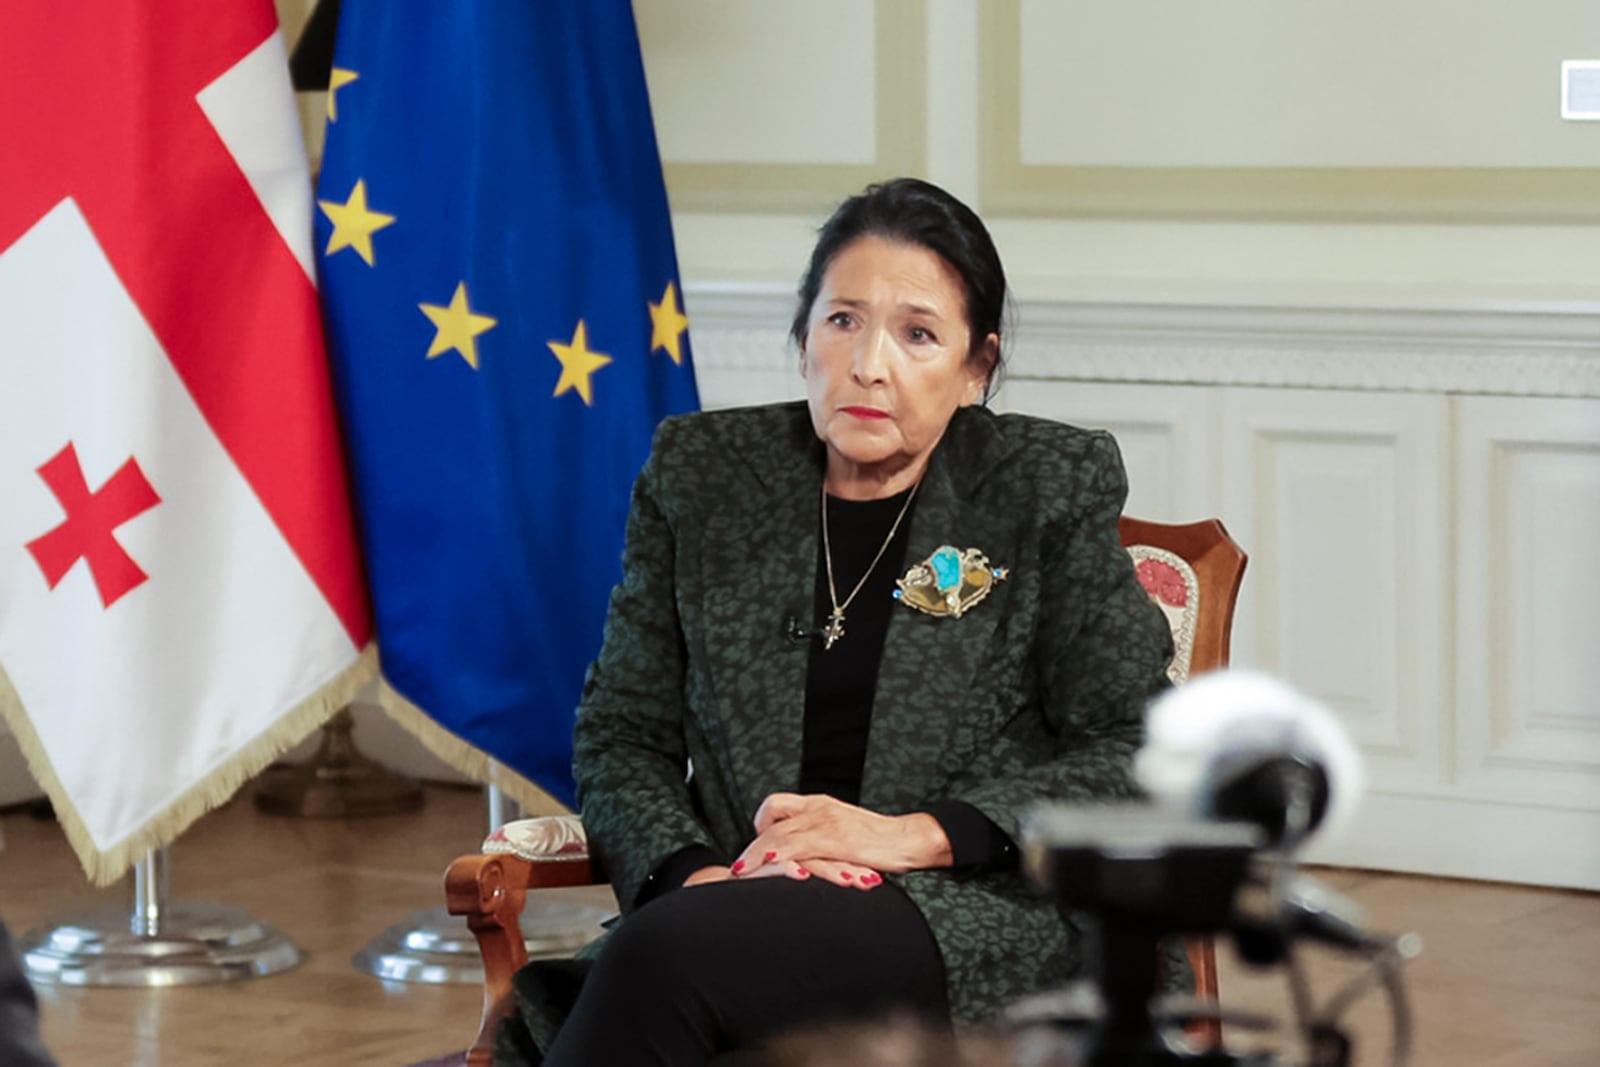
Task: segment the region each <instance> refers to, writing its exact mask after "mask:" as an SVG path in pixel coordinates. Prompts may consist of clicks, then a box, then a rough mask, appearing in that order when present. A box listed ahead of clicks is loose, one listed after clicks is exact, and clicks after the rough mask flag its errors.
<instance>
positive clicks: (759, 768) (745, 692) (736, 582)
mask: <svg viewBox="0 0 1600 1067" xmlns="http://www.w3.org/2000/svg"><path fill="white" fill-rule="evenodd" d="M790 415H791V418H790V419H789V420H788V421H787V422H786V423H785V424H784V426H783V430H782V432H780V433H776V434H774V435H773V436H772V438H771V439H770V440H768V441H765V442H762V444H761V445H759V446H758V447H756V448H754V449H752V450H750V451H749V452H748V453H746V454H745V455H743V456H742V457H740V459H741V461H743V462H746V463H748V465H749V467H750V469H751V471H752V472H753V474H754V476H755V477H754V482H753V483H752V481H751V480H750V479H738V480H737V481H736V482H735V487H737V488H736V489H735V492H734V494H733V495H734V496H736V497H737V498H735V499H729V500H728V502H727V505H726V506H725V507H723V508H722V509H720V510H719V511H718V512H717V513H716V514H715V515H713V516H711V517H710V518H709V519H708V520H707V522H706V524H705V527H704V531H703V536H702V537H701V538H700V548H699V557H700V559H699V567H700V573H701V576H702V579H703V595H702V597H701V600H700V604H699V608H700V610H701V611H702V612H703V613H704V620H705V624H704V626H703V627H702V628H701V633H702V634H703V641H704V647H703V648H701V649H700V650H699V651H700V652H701V654H702V656H703V657H704V659H703V661H704V662H705V663H706V664H707V665H708V670H707V676H708V680H709V683H710V686H711V692H712V694H714V699H713V700H712V701H711V702H710V704H709V710H710V714H709V715H704V716H702V717H701V719H700V725H701V728H702V729H703V730H705V732H706V733H707V735H708V736H709V738H710V740H711V741H712V743H713V745H714V747H716V748H718V749H720V750H721V752H722V754H723V757H724V758H723V760H721V761H720V763H721V766H720V767H719V771H718V773H720V774H722V775H723V776H724V777H725V779H726V782H725V784H726V786H727V788H728V789H729V790H730V793H731V795H732V796H734V797H736V798H737V799H738V801H739V802H740V804H741V806H742V807H743V808H745V809H746V810H747V811H749V812H751V813H753V812H754V809H755V806H756V805H757V804H759V803H760V802H761V800H762V798H764V797H765V796H766V795H767V794H768V793H771V792H773V791H775V790H792V789H794V788H796V787H797V786H798V784H799V781H800V750H801V744H802V742H803V720H804V715H805V685H806V659H807V650H808V649H809V647H810V642H809V641H807V640H805V639H798V640H797V639H795V638H793V637H791V636H790V630H791V626H790V624H791V620H792V622H793V625H794V626H798V627H802V628H805V629H810V628H812V625H813V621H812V589H813V582H814V580H815V571H814V568H815V567H816V559H817V493H818V491H819V486H820V485H821V478H822V472H821V460H820V455H819V453H820V447H819V445H818V442H817V440H816V437H815V436H814V434H813V433H812V430H811V424H810V420H809V416H807V415H806V413H805V407H804V405H799V406H798V409H797V411H791V412H790ZM752 484H754V485H755V486H756V487H757V488H756V489H755V490H754V491H749V492H746V491H745V490H748V489H749V488H750V487H751V486H752ZM730 488H731V489H733V488H734V487H730Z"/></svg>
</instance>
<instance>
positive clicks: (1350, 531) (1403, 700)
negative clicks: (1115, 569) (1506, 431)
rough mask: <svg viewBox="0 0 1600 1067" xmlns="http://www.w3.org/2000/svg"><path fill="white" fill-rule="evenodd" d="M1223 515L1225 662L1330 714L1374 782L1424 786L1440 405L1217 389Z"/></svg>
mask: <svg viewBox="0 0 1600 1067" xmlns="http://www.w3.org/2000/svg"><path fill="white" fill-rule="evenodd" d="M1221 462H1222V470H1223V490H1222V497H1223V514H1224V516H1225V521H1227V522H1228V523H1229V524H1230V526H1231V527H1232V528H1233V532H1234V536H1235V538H1237V539H1238V540H1239V541H1240V543H1241V544H1243V545H1244V547H1245V550H1246V551H1247V552H1249V553H1250V555H1251V564H1250V568H1249V570H1247V571H1246V574H1245V582H1244V586H1243V589H1242V590H1241V594H1240V597H1241V600H1240V605H1239V613H1238V616H1237V619H1236V622H1235V626H1234V639H1233V641H1234V643H1233V649H1234V662H1235V663H1237V664H1240V665H1249V666H1254V667H1258V668H1260V669H1263V670H1266V671H1270V672H1272V673H1274V674H1278V675H1280V676H1282V677H1284V678H1286V679H1287V680H1289V681H1290V682H1291V683H1293V684H1294V685H1296V686H1298V687H1300V688H1301V689H1303V690H1305V691H1306V692H1308V693H1310V694H1311V695H1312V696H1314V697H1316V698H1317V699H1319V700H1322V701H1323V702H1325V703H1326V704H1328V705H1329V706H1330V707H1331V708H1332V709H1333V710H1334V712H1335V713H1336V714H1338V716H1339V717H1340V719H1341V720H1342V721H1343V722H1344V723H1345V725H1346V726H1347V727H1348V728H1349V730H1350V731H1351V734H1352V735H1353V736H1354V738H1355V740H1356V742H1357V743H1358V745H1360V747H1361V749H1362V751H1363V753H1364V754H1365V756H1366V758H1367V761H1368V769H1369V773H1370V776H1371V777H1372V778H1373V779H1374V780H1375V782H1377V783H1378V784H1380V785H1386V786H1390V787H1407V788H1409V787H1415V786H1418V785H1429V784H1432V783H1435V782H1437V780H1438V776H1439V769H1440V758H1439V755H1440V745H1441V742H1440V736H1441V717H1442V714H1443V692H1442V685H1443V680H1444V674H1445V671H1444V668H1443V659H1442V656H1443V654H1444V649H1445V642H1444V640H1443V632H1444V627H1445V625H1446V618H1447V615H1446V607H1447V604H1446V601H1445V589H1444V585H1443V579H1444V573H1445V564H1446V560H1447V555H1446V553H1447V551H1448V538H1447V535H1446V528H1445V525H1444V523H1445V503H1446V499H1445V487H1446V485H1447V472H1448V468H1447V466H1446V453H1445V401H1444V399H1443V398H1442V397H1430V396H1398V395H1385V394H1375V393H1344V392H1333V391H1302V390H1279V389H1229V390H1225V391H1223V398H1222V450H1221Z"/></svg>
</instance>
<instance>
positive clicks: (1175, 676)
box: [1119, 516, 1246, 1045]
mask: <svg viewBox="0 0 1600 1067" xmlns="http://www.w3.org/2000/svg"><path fill="white" fill-rule="evenodd" d="M1119 532H1120V533H1121V535H1122V545H1123V547H1124V548H1126V549H1127V550H1128V554H1129V555H1130V556H1132V557H1133V567H1134V573H1136V574H1137V575H1138V577H1139V584H1140V585H1142V586H1144V589H1145V592H1147V593H1149V594H1150V599H1151V600H1153V601H1154V602H1155V604H1156V606H1157V607H1159V608H1160V609H1161V611H1162V613H1163V614H1164V615H1166V617H1167V623H1168V625H1170V626H1171V627H1172V643H1173V646H1174V649H1175V651H1174V653H1173V656H1172V664H1171V666H1169V667H1168V668H1167V676H1168V677H1169V678H1171V679H1172V683H1173V684H1174V685H1182V684H1183V683H1184V682H1186V681H1188V680H1189V678H1190V677H1192V676H1193V675H1196V674H1202V673H1204V672H1206V671H1212V670H1216V669H1218V668H1220V667H1226V666H1227V665H1228V643H1229V638H1230V636H1231V634H1232V633H1233V609H1234V606H1235V604H1236V603H1237V601H1238V599H1239V583H1240V582H1242V581H1243V580H1244V566H1245V561H1246V556H1245V554H1244V550H1243V549H1241V548H1240V547H1239V546H1238V544H1237V543H1235V541H1234V540H1233V538H1231V537H1229V536H1228V531H1227V530H1226V529H1225V528H1224V527H1223V525H1222V523H1221V522H1219V521H1217V520H1216V519H1206V520H1203V521H1201V522H1192V523H1188V524H1187V525H1183V526H1168V525H1165V524H1163V523H1158V522H1146V521H1144V520H1143V519H1132V518H1128V517H1127V516H1123V518H1122V522H1121V523H1120V524H1119ZM1184 948H1185V949H1186V950H1187V951H1188V954H1189V964H1190V966H1191V967H1193V968H1194V977H1195V993H1196V994H1197V995H1198V996H1201V997H1206V998H1209V999H1215V998H1216V996H1217V952H1216V945H1215V943H1214V942H1213V939H1212V938H1209V937H1204V938H1191V939H1189V940H1188V941H1186V942H1185V944H1184ZM1188 1032H1189V1036H1190V1037H1191V1038H1193V1039H1195V1040H1196V1041H1198V1042H1200V1043H1202V1044H1205V1045H1217V1044H1220V1043H1221V1042H1222V1024H1221V1023H1220V1022H1218V1021H1217V1020H1215V1019H1211V1020H1206V1021H1204V1022H1198V1023H1194V1024H1192V1025H1191V1026H1190V1027H1189V1028H1188Z"/></svg>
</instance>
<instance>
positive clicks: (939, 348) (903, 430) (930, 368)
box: [801, 237, 999, 492]
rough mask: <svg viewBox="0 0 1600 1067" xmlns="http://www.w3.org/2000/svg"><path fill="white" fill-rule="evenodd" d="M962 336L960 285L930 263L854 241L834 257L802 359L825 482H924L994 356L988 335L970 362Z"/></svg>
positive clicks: (884, 243) (900, 247)
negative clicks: (905, 476)
mask: <svg viewBox="0 0 1600 1067" xmlns="http://www.w3.org/2000/svg"><path fill="white" fill-rule="evenodd" d="M968 334H969V330H968V327H967V316H966V300H965V296H964V293H963V289H962V285H961V280H960V276H959V275H957V274H956V272H955V271H954V269H952V268H951V267H950V265H949V264H947V263H946V262H945V261H944V260H943V259H942V258H940V256H939V255H938V254H937V253H934V252H931V251H929V250H928V249H926V248H923V247H921V246H919V245H912V244H902V243H899V242H896V241H889V240H885V239H883V238H881V237H861V238H857V239H856V240H855V241H852V242H851V243H850V244H848V245H846V246H845V247H844V248H843V249H841V250H840V251H839V253H838V254H837V255H836V256H834V257H833V262H831V263H830V264H829V265H828V269H827V272H826V273H825V274H824V275H823V276H822V285H821V287H820V289H819V290H818V292H817V299H816V303H815V304H813V305H812V308H811V318H810V320H809V323H808V325H807V327H806V339H805V345H804V346H803V348H802V350H801V374H802V375H803V376H804V377H805V380H806V397H807V400H808V402H809V404H810V407H811V422H812V425H813V427H814V428H815V429H816V432H817V436H818V437H820V438H822V440H823V442H824V443H826V444H827V446H828V451H829V453H830V455H829V465H828V466H829V475H830V482H836V481H837V480H838V479H839V478H840V477H842V478H843V479H844V480H846V481H850V480H854V479H855V478H857V477H860V478H864V479H869V480H877V481H879V482H884V481H885V480H886V478H888V477H890V476H892V475H893V474H895V473H897V472H900V471H903V470H909V471H912V472H913V473H914V474H916V475H920V473H921V470H922V467H923V464H924V463H925V462H926V460H927V458H928V456H929V455H930V454H931V453H932V452H933V447H934V445H936V444H938V443H939V438H940V437H941V436H943V434H944V429H945V426H946V424H948V423H949V421H950V417H951V416H952V415H954V414H955V411H956V408H958V407H964V406H966V405H968V404H973V403H976V402H977V401H978V400H980V399H981V398H982V396H983V386H984V381H985V379H986V378H987V376H988V368H989V367H991V366H993V359H994V356H996V355H998V352H999V339H998V338H997V337H995V336H994V335H993V334H991V335H990V336H989V337H988V338H986V339H985V344H984V349H985V352H984V353H983V355H984V358H982V359H968V358H967V354H968V352H969V351H970V350H971V348H972V344H971V338H970V337H969V336H968ZM840 461H843V462H842V464H841V463H840ZM831 487H832V488H834V489H836V490H837V489H841V488H844V486H841V485H838V484H834V485H832V486H831ZM907 487H908V485H901V484H894V485H893V487H892V489H891V492H898V491H900V490H902V489H905V488H907Z"/></svg>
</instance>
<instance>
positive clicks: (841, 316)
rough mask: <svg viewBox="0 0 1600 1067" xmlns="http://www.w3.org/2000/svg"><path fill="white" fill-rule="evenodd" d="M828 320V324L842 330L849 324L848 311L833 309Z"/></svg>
mask: <svg viewBox="0 0 1600 1067" xmlns="http://www.w3.org/2000/svg"><path fill="white" fill-rule="evenodd" d="M828 322H829V324H830V325H833V326H837V327H839V329H841V330H842V329H844V328H846V327H847V326H849V325H850V313H849V312H848V311H835V312H834V313H833V314H832V315H829V316H828Z"/></svg>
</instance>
